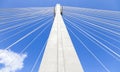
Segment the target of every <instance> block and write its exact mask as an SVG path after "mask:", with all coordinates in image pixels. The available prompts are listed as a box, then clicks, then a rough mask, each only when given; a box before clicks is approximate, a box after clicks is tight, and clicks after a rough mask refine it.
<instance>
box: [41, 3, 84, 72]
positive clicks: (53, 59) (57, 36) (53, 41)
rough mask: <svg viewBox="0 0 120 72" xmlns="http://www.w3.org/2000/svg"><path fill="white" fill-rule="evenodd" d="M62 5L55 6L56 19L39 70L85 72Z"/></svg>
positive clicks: (46, 71)
mask: <svg viewBox="0 0 120 72" xmlns="http://www.w3.org/2000/svg"><path fill="white" fill-rule="evenodd" d="M61 12H62V9H61V6H60V4H57V5H56V7H55V14H56V15H55V19H54V23H53V26H52V29H51V32H50V35H49V38H48V42H47V45H46V49H45V52H44V55H43V58H42V62H41V65H40V68H39V72H83V68H82V65H81V63H80V61H79V59H78V56H77V54H76V51H75V49H74V46H73V44H72V41H71V39H70V36H69V34H68V31H67V29H66V26H65V24H64V21H63V18H62V16H61Z"/></svg>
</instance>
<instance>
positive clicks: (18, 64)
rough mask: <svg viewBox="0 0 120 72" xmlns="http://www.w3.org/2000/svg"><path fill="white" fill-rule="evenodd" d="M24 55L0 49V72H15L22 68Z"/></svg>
mask: <svg viewBox="0 0 120 72" xmlns="http://www.w3.org/2000/svg"><path fill="white" fill-rule="evenodd" d="M26 57H27V55H26V54H18V53H15V52H13V51H11V50H2V49H0V64H3V65H4V66H3V67H2V68H1V69H0V72H16V71H17V70H20V69H22V68H23V66H24V63H23V61H24V59H25V58H26Z"/></svg>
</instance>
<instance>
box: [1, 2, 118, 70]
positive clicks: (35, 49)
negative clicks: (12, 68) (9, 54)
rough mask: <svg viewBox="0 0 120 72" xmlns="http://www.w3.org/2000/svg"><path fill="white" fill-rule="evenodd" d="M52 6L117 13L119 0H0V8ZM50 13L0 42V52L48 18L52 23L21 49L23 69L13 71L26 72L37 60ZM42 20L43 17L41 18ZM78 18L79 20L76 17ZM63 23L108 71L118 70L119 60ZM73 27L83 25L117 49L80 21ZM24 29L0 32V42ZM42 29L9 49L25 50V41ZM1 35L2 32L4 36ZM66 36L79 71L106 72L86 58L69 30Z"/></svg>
mask: <svg viewBox="0 0 120 72" xmlns="http://www.w3.org/2000/svg"><path fill="white" fill-rule="evenodd" d="M56 3H60V4H61V5H63V6H73V7H82V8H93V9H103V10H115V11H119V10H120V0H0V8H28V7H53V6H55V5H56ZM33 12H34V11H33ZM73 12H74V11H73ZM20 13H24V11H23V12H20ZM2 14H3V15H6V16H5V17H10V15H14V14H15V13H14V12H10V13H7V12H6V13H3V12H2V13H1V14H0V15H2ZM50 14H51V16H48V17H46V18H44V20H43V21H36V22H34V23H31V24H36V25H35V26H33V27H32V28H30V29H27V30H25V31H24V32H21V33H19V34H18V35H16V36H14V37H12V38H10V39H7V40H6V41H4V42H2V43H1V44H0V47H1V48H0V49H4V48H6V47H8V46H9V45H11V44H12V43H14V42H15V41H16V40H18V39H20V38H21V37H23V36H24V35H25V34H27V33H28V32H30V31H31V30H33V29H35V28H36V27H38V26H39V25H41V24H43V23H45V22H46V21H48V20H50V19H51V18H52V20H51V21H50V22H49V24H50V26H49V27H48V28H47V30H45V31H44V32H43V33H42V35H40V36H39V38H36V40H35V41H34V42H33V43H32V44H31V45H30V46H29V47H28V48H27V49H26V50H25V52H24V53H26V54H27V57H26V59H25V61H24V63H25V65H24V68H23V69H22V70H20V71H17V72H30V70H31V68H32V67H33V64H34V63H35V60H36V59H37V56H38V54H39V52H40V51H41V50H42V47H43V45H44V44H45V42H46V40H47V38H48V35H49V32H50V29H51V26H52V23H53V17H54V15H53V12H51V13H50ZM15 15H17V14H15ZM88 15H89V14H88ZM63 16H64V18H68V19H69V20H71V21H73V23H76V22H75V21H77V20H76V19H74V18H69V17H67V16H66V15H63ZM90 16H92V15H91V14H90ZM93 16H94V15H93ZM42 17H44V15H43V16H42ZM108 17H109V16H108ZM111 17H112V16H111ZM113 17H114V16H113ZM38 18H41V15H39V16H38ZM78 18H80V17H78ZM14 19H17V18H13V19H11V20H14ZM80 19H82V20H87V19H84V18H80ZM30 20H31V19H28V21H30ZM34 20H35V19H34ZM64 20H65V19H64ZM108 20H111V19H108ZM26 21H27V20H21V21H19V22H12V23H8V24H11V25H15V24H18V23H24V22H26ZM87 21H90V22H91V20H87ZM112 21H114V20H112ZM116 21H117V20H116ZM65 23H66V25H67V26H68V27H69V28H70V29H72V30H73V32H75V33H76V35H78V36H79V38H81V40H82V41H83V42H84V43H85V44H86V45H87V46H88V47H89V48H90V49H92V51H93V52H94V53H95V54H96V55H97V56H98V57H99V58H100V59H101V60H102V61H103V63H104V64H105V65H106V66H107V67H108V69H110V70H111V72H115V71H116V72H119V71H118V70H120V69H119V68H118V67H119V66H120V62H119V61H117V60H116V59H114V58H112V57H111V56H109V55H108V54H107V53H106V52H104V51H102V50H101V49H99V47H98V46H97V45H95V44H94V43H92V42H91V41H90V40H89V39H87V38H86V37H85V36H84V35H82V34H81V33H79V32H78V31H77V30H75V29H74V28H72V27H71V26H70V25H69V23H68V22H67V21H66V20H65ZM79 23H80V24H83V25H79ZM92 23H96V24H102V23H99V22H95V21H92ZM76 24H78V25H79V26H81V27H82V26H83V27H84V28H85V30H88V31H91V32H93V33H94V34H96V35H99V36H100V37H102V38H103V39H105V40H107V41H109V42H111V43H113V44H114V45H116V46H118V47H120V43H117V42H113V41H112V40H111V39H109V38H107V37H106V38H105V37H104V36H103V35H100V34H99V33H97V32H95V31H94V30H91V29H89V27H90V28H92V27H91V26H86V27H85V26H84V25H85V24H86V23H84V22H82V21H78V23H76ZM7 26H9V25H7ZM7 26H4V25H3V26H1V27H0V28H1V29H3V28H5V27H7ZM26 27H28V26H24V27H21V28H19V29H17V30H13V31H11V32H7V33H5V31H4V32H0V40H2V39H4V38H7V36H10V35H13V34H14V33H16V32H19V31H20V30H22V29H25V28H26ZM45 27H46V26H44V27H43V28H45ZM104 27H107V26H104ZM43 28H42V29H39V30H38V31H36V32H34V33H33V34H31V35H30V36H28V37H27V38H25V39H24V40H22V41H21V42H19V43H17V44H16V45H14V46H13V47H12V48H11V50H12V51H14V52H17V53H19V52H20V51H22V49H23V48H24V47H26V45H28V44H29V42H30V41H31V40H32V39H33V38H34V37H35V36H37V35H38V33H40V32H41V31H42V30H43ZM84 28H83V29H84ZM93 29H95V30H98V31H100V32H102V33H105V34H106V33H107V32H104V31H103V30H100V29H97V28H94V27H93ZM118 29H119V28H118ZM115 31H118V32H119V30H117V29H116V30H115ZM2 33H4V35H3V34H2ZM69 33H70V36H71V38H72V41H73V44H74V46H75V48H76V51H77V54H78V56H79V59H80V60H81V63H82V65H83V68H84V69H85V72H101V71H102V72H106V71H105V70H104V69H103V68H102V67H101V65H100V64H99V63H98V62H97V61H96V60H95V59H94V58H93V57H92V55H90V53H89V52H87V51H86V50H85V49H84V46H82V44H80V43H79V41H78V40H77V39H76V38H75V37H74V36H73V34H72V33H71V32H70V31H69ZM108 35H110V36H111V37H113V38H117V39H118V40H120V38H119V37H116V36H114V35H112V34H109V33H108ZM98 40H100V39H99V38H98ZM100 41H101V42H103V43H105V42H104V41H102V40H100ZM105 44H107V43H105ZM96 48H98V49H96ZM116 52H117V51H116ZM118 53H119V51H118ZM41 58H42V56H41V57H40V58H39V60H41ZM39 64H40V61H39V62H38V63H37V65H36V66H35V69H34V71H33V72H37V70H38V68H39ZM0 66H1V65H0ZM1 67H3V66H1Z"/></svg>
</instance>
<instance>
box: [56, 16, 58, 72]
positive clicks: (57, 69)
mask: <svg viewBox="0 0 120 72" xmlns="http://www.w3.org/2000/svg"><path fill="white" fill-rule="evenodd" d="M56 17H57V16H56ZM57 20H58V17H57ZM57 72H58V21H57Z"/></svg>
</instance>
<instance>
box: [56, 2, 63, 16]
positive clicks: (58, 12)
mask: <svg viewBox="0 0 120 72" xmlns="http://www.w3.org/2000/svg"><path fill="white" fill-rule="evenodd" d="M55 14H62V7H61V6H60V4H56V7H55Z"/></svg>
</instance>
